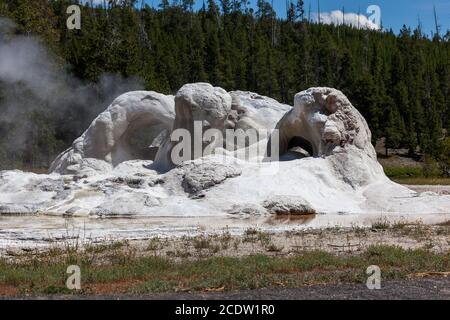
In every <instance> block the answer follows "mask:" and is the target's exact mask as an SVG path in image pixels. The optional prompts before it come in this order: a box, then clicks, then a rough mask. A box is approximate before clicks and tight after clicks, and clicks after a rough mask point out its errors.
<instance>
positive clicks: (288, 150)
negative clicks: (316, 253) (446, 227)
mask: <svg viewBox="0 0 450 320" xmlns="http://www.w3.org/2000/svg"><path fill="white" fill-rule="evenodd" d="M249 132H250V133H249ZM253 133H255V134H254V135H252V134H253ZM186 135H187V136H188V137H190V139H187V138H186V137H187V136H186ZM182 137H183V139H181V138H182ZM230 137H231V138H230ZM26 213H33V214H34V213H40V214H53V215H64V216H92V217H109V216H130V215H131V216H216V215H222V216H228V215H229V216H233V217H240V216H242V217H247V216H253V215H254V216H264V215H267V216H270V215H300V216H301V215H312V214H327V213H334V214H366V213H395V214H405V215H406V214H410V213H416V214H417V213H420V214H431V213H450V196H438V195H437V194H433V193H423V194H418V193H416V192H413V191H411V190H409V189H407V188H405V187H403V186H400V185H398V184H395V183H393V182H391V181H390V180H389V179H388V178H387V177H386V176H385V175H384V172H383V169H382V167H381V166H380V165H379V163H378V162H377V159H376V153H375V150H374V148H373V146H372V144H371V133H370V130H369V128H368V125H367V123H366V121H365V120H364V118H363V117H362V116H361V114H360V113H359V112H358V111H357V110H356V109H355V108H354V107H353V106H352V104H351V103H350V101H349V100H348V99H347V98H346V97H345V96H344V95H343V94H342V92H340V91H338V90H335V89H331V88H311V89H308V90H306V91H303V92H300V93H298V94H297V95H296V96H295V102H294V107H291V106H288V105H283V104H280V103H278V102H277V101H275V100H273V99H271V98H267V97H263V96H260V95H258V94H256V93H251V92H242V91H235V92H226V91H225V90H223V89H221V88H215V87H213V86H211V85H209V84H206V83H197V84H188V85H185V86H183V87H182V88H181V89H180V90H179V92H178V93H177V94H176V96H175V97H173V96H165V95H162V94H159V93H156V92H144V91H138V92H129V93H126V94H124V95H122V96H120V97H119V98H117V99H116V100H115V101H114V102H113V103H112V104H111V105H110V106H109V107H108V108H107V109H106V110H105V111H104V112H103V113H102V114H100V115H99V116H98V117H97V118H96V119H95V120H94V121H93V122H92V124H91V126H90V127H89V128H88V129H87V130H86V132H85V133H84V134H83V135H82V136H81V137H80V138H78V139H76V140H75V141H74V143H73V145H72V147H71V148H69V149H68V150H66V151H64V152H63V153H62V154H60V155H59V156H58V157H57V158H56V160H55V161H54V163H53V164H52V166H51V169H50V173H49V174H47V175H38V174H32V173H26V172H21V171H1V172H0V214H26Z"/></svg>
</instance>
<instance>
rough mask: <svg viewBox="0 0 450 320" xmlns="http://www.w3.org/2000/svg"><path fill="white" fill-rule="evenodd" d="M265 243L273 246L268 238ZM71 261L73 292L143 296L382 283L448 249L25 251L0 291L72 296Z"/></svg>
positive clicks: (3, 269) (443, 264)
mask: <svg viewBox="0 0 450 320" xmlns="http://www.w3.org/2000/svg"><path fill="white" fill-rule="evenodd" d="M258 238H259V237H258ZM198 241H199V242H198V249H199V250H204V249H208V250H209V249H210V248H209V246H210V244H206V243H207V242H204V241H203V240H202V239H199V240H198ZM257 241H260V239H258V240H257ZM263 241H264V240H263ZM153 248H154V247H153V246H152V249H153ZM267 248H268V250H269V249H272V250H278V248H276V247H273V245H272V244H270V243H268V244H267ZM120 249H122V250H120ZM72 264H76V265H79V266H80V268H81V278H82V291H81V292H76V293H77V294H85V295H90V294H102V293H103V294H113V293H131V294H146V293H159V292H175V291H186V290H188V291H211V290H234V289H256V288H262V287H273V286H287V287H297V286H303V285H311V284H317V283H336V282H361V283H363V282H364V281H365V279H366V278H367V276H366V274H365V271H366V269H367V267H368V266H369V265H378V266H379V267H380V268H381V270H382V275H383V279H385V280H387V279H401V278H405V277H406V276H408V275H410V274H415V273H426V272H444V271H448V270H450V253H449V252H447V253H433V252H431V251H428V250H426V249H416V250H405V249H402V248H399V247H392V246H382V245H372V246H370V247H368V248H367V249H366V250H365V251H364V252H362V253H360V254H356V255H344V256H342V255H335V254H332V253H327V252H325V251H320V250H313V251H300V252H298V253H296V254H295V255H291V256H281V257H278V256H268V255H262V254H257V255H251V256H246V257H239V258H238V257H208V258H204V259H195V260H193V259H189V258H184V257H178V258H177V259H171V258H169V257H166V256H163V255H161V256H157V255H152V256H147V257H145V256H136V255H135V254H134V253H133V252H131V253H130V252H129V250H128V249H127V247H126V245H123V244H121V245H110V246H109V247H104V246H103V247H102V248H101V249H98V250H94V249H92V248H90V250H89V252H86V251H83V252H81V251H79V252H75V251H70V252H66V251H64V249H61V251H60V252H56V250H53V251H52V252H45V253H39V254H33V255H26V254H24V255H23V256H21V257H19V258H16V259H14V260H13V261H11V260H8V259H6V258H2V259H0V295H5V294H10V295H11V294H45V295H46V294H67V293H74V292H70V291H68V289H66V288H65V281H66V279H67V274H66V270H67V267H68V266H69V265H72ZM12 288H15V289H14V290H13V289H12ZM11 290H12V291H11ZM8 292H9V293H8Z"/></svg>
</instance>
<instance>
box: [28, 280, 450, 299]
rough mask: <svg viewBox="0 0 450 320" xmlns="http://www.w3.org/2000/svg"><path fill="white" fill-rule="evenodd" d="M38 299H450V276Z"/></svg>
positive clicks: (45, 297)
mask: <svg viewBox="0 0 450 320" xmlns="http://www.w3.org/2000/svg"><path fill="white" fill-rule="evenodd" d="M19 299H36V300H48V299H50V300H73V299H76V300H80V299H81V300H83V299H84V300H244V301H248V300H450V277H427V278H415V279H408V280H399V281H386V282H383V281H382V284H381V289H378V290H369V289H368V288H367V286H366V285H364V284H347V283H342V284H324V285H314V286H305V287H300V288H279V287H277V288H264V289H256V290H236V291H231V292H200V293H189V292H179V293H167V294H152V295H103V296H101V295H97V296H74V295H55V296H29V297H21V298H19Z"/></svg>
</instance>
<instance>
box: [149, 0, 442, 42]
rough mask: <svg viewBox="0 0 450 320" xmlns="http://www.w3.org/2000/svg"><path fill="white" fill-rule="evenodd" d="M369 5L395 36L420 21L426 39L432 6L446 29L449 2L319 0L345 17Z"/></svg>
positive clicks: (280, 8) (280, 5)
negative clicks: (379, 9)
mask: <svg viewBox="0 0 450 320" xmlns="http://www.w3.org/2000/svg"><path fill="white" fill-rule="evenodd" d="M146 1H147V3H148V4H150V5H154V6H157V5H158V4H159V2H160V1H159V0H146ZM251 1H252V3H253V4H255V3H256V0H251ZM270 1H271V0H270ZM294 1H295V0H294ZM205 2H206V1H205ZM202 3H203V0H197V1H196V6H197V8H200V7H201V5H202ZM273 3H274V7H275V9H276V11H277V13H278V14H279V15H280V16H286V9H285V7H286V1H285V0H273ZM309 4H311V12H312V13H313V14H314V13H317V0H305V11H306V12H307V11H308V8H309ZM369 5H378V6H379V7H380V8H381V19H382V23H383V26H384V27H385V28H392V29H393V30H394V32H396V33H397V32H398V31H399V30H400V29H401V27H402V26H403V24H406V25H407V26H411V27H412V28H414V27H416V26H417V24H418V19H419V17H420V20H421V22H422V29H423V31H424V32H426V33H427V34H428V35H429V34H430V32H431V31H434V30H435V27H434V17H433V5H435V6H436V11H437V15H438V22H439V24H440V25H441V34H443V33H445V32H446V31H447V30H448V29H450V0H434V1H433V0H431V1H428V0H369V1H367V0H320V10H321V12H331V11H334V10H342V7H345V12H347V13H349V12H354V13H357V12H358V10H359V9H360V10H361V13H362V14H366V9H367V7H368V6H369Z"/></svg>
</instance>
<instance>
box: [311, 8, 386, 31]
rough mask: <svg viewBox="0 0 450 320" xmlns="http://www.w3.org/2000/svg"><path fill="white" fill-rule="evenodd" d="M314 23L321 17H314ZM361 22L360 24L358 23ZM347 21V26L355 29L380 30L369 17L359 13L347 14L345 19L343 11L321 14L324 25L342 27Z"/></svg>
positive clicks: (315, 15)
mask: <svg viewBox="0 0 450 320" xmlns="http://www.w3.org/2000/svg"><path fill="white" fill-rule="evenodd" d="M313 18H314V21H316V22H317V21H319V19H318V18H319V15H318V14H317V13H315V14H314V16H313ZM358 20H359V23H358ZM343 21H345V24H347V25H352V26H354V27H358V25H359V27H360V28H362V29H371V30H379V29H380V26H379V25H378V24H376V23H374V22H373V21H371V20H369V19H368V18H367V16H365V15H363V14H360V15H359V16H358V14H357V13H353V12H349V13H345V14H344V17H342V11H341V10H334V11H331V12H321V13H320V22H321V23H324V24H336V25H340V24H342V23H343Z"/></svg>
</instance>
